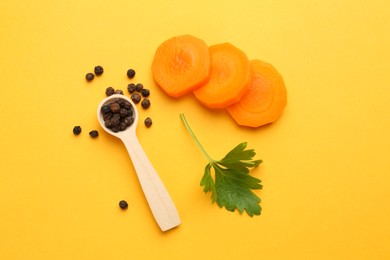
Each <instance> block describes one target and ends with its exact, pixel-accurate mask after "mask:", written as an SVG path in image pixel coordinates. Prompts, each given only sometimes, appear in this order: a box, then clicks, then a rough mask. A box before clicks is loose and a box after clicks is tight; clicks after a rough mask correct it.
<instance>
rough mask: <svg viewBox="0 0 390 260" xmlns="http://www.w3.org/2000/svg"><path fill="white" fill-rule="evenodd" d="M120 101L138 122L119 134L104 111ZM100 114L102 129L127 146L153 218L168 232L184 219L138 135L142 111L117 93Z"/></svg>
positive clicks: (109, 98) (109, 99) (103, 102)
mask: <svg viewBox="0 0 390 260" xmlns="http://www.w3.org/2000/svg"><path fill="white" fill-rule="evenodd" d="M118 98H122V99H125V100H127V101H129V102H130V104H131V105H132V107H133V110H134V123H133V124H132V125H131V126H129V127H128V128H127V129H126V130H124V131H119V132H117V133H115V132H113V131H112V130H111V129H109V128H107V127H106V126H105V123H104V120H103V114H102V112H101V108H102V106H103V105H105V104H108V103H110V102H112V101H113V100H115V99H118ZM97 114H98V120H99V123H100V125H101V126H102V128H103V129H104V130H105V131H106V132H107V133H109V134H111V135H113V136H115V137H118V138H119V139H121V140H122V142H123V143H124V144H125V146H126V149H127V151H128V153H129V155H130V158H131V160H132V162H133V165H134V168H135V170H136V172H137V175H138V180H139V182H140V184H141V187H142V190H143V191H144V194H145V197H146V200H147V201H148V204H149V207H150V209H151V211H152V213H153V216H154V218H155V220H156V222H157V224H158V225H159V226H160V228H161V230H162V231H166V230H169V229H171V228H174V227H176V226H178V225H180V217H179V214H178V212H177V209H176V207H175V205H174V203H173V201H172V199H171V197H170V196H169V193H168V191H167V190H166V188H165V186H164V184H163V183H162V181H161V179H160V178H159V176H158V174H157V172H156V170H155V169H154V167H153V165H152V164H151V163H150V161H149V159H148V157H147V156H146V154H145V152H144V150H143V149H142V146H141V144H140V143H139V141H138V138H137V136H136V128H137V123H138V111H137V108H136V106H135V104H134V103H133V102H132V101H131V99H129V98H128V97H126V96H124V95H120V94H114V95H112V96H109V97H107V98H105V99H103V100H102V101H101V102H100V104H99V106H98V110H97Z"/></svg>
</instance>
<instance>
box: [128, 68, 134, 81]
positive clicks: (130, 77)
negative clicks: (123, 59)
mask: <svg viewBox="0 0 390 260" xmlns="http://www.w3.org/2000/svg"><path fill="white" fill-rule="evenodd" d="M134 76H135V70H133V69H129V70H128V71H127V77H129V79H132V78H134Z"/></svg>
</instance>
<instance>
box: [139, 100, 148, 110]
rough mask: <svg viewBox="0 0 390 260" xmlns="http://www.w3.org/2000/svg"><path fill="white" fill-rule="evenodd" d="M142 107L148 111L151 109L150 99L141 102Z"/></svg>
mask: <svg viewBox="0 0 390 260" xmlns="http://www.w3.org/2000/svg"><path fill="white" fill-rule="evenodd" d="M141 106H142V107H143V108H144V109H148V108H149V107H150V100H149V99H148V98H144V99H143V100H142V102H141Z"/></svg>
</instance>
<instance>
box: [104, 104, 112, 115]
mask: <svg viewBox="0 0 390 260" xmlns="http://www.w3.org/2000/svg"><path fill="white" fill-rule="evenodd" d="M110 111H111V108H110V106H107V105H105V106H102V112H103V114H108V113H110Z"/></svg>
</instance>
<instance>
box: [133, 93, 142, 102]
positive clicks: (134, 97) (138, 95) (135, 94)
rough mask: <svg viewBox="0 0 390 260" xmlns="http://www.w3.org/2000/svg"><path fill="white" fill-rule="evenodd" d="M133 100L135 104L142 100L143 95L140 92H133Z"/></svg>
mask: <svg viewBox="0 0 390 260" xmlns="http://www.w3.org/2000/svg"><path fill="white" fill-rule="evenodd" d="M131 100H132V101H133V102H134V103H135V104H138V103H139V102H140V101H141V95H140V94H138V93H133V95H131Z"/></svg>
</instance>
